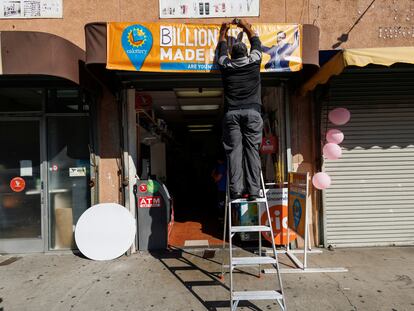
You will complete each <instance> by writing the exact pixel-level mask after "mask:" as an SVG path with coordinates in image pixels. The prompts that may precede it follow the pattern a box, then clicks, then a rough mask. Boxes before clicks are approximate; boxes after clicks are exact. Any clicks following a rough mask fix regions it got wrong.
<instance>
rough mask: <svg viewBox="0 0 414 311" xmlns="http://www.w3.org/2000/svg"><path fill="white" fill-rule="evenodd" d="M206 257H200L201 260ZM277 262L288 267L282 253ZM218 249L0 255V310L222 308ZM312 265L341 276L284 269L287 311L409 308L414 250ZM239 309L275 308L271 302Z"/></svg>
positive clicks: (242, 278) (250, 282)
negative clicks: (113, 255)
mask: <svg viewBox="0 0 414 311" xmlns="http://www.w3.org/2000/svg"><path fill="white" fill-rule="evenodd" d="M203 257H205V258H203ZM280 260H281V262H283V263H286V265H283V266H284V267H288V266H289V262H288V261H287V260H286V258H285V256H281V257H280ZM220 263H221V251H220V250H217V251H215V252H214V251H208V252H204V251H203V250H197V249H193V250H186V251H180V250H175V251H170V252H164V253H161V254H149V253H138V254H134V255H132V256H130V257H125V256H124V257H121V258H119V259H116V260H113V261H108V262H97V261H91V260H88V259H85V258H82V257H79V256H76V255H73V254H36V255H3V256H0V311H12V310H33V311H36V310H42V311H43V310H193V311H196V310H197V311H198V310H228V297H229V292H228V276H227V277H226V278H225V283H222V282H220V281H219V280H218V278H217V276H218V274H219V272H220V270H221V265H220ZM310 263H311V265H310V266H312V267H318V266H319V267H340V266H341V267H347V268H348V269H349V272H345V273H312V274H310V273H308V274H283V275H282V277H283V282H284V288H285V294H286V297H287V304H288V309H289V310H306V311H309V310H311V311H312V310H315V311H316V310H318V311H319V310H381V311H382V310H384V311H412V310H414V247H390V248H370V249H367V248H360V249H358V248H355V249H339V250H334V251H328V250H324V252H323V253H322V254H312V255H310ZM243 270H245V271H246V272H248V273H236V276H235V279H236V281H237V283H238V284H241V287H242V288H241V289H247V288H252V286H253V287H254V286H257V288H261V289H271V288H273V285H274V280H275V277H274V276H273V275H263V276H262V277H261V278H260V279H259V278H257V277H256V276H255V274H256V270H255V269H253V268H251V269H243ZM242 306H243V307H240V308H239V310H279V309H278V306H277V305H276V303H273V302H268V301H264V302H254V304H253V303H245V304H243V305H242Z"/></svg>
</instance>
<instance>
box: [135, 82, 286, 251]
mask: <svg viewBox="0 0 414 311" xmlns="http://www.w3.org/2000/svg"><path fill="white" fill-rule="evenodd" d="M262 94H263V117H264V137H267V138H269V137H270V136H271V137H273V138H272V139H271V143H272V144H276V145H277V146H274V148H273V149H272V151H271V152H267V153H264V154H263V155H262V167H263V173H264V177H265V180H266V181H270V182H278V183H280V182H282V183H283V181H285V169H286V165H285V163H286V161H285V160H284V159H285V150H286V141H285V139H284V137H285V123H284V121H283V118H284V110H283V109H282V108H283V107H284V105H283V95H282V92H281V88H280V87H266V88H263V90H262ZM136 108H137V134H138V135H137V139H138V141H137V146H138V175H139V176H140V178H142V179H147V178H152V179H157V180H159V181H161V182H163V183H164V184H165V185H166V186H167V188H168V190H169V192H170V194H171V197H172V198H173V202H174V225H173V228H172V231H171V234H170V236H169V244H170V245H173V246H178V247H183V246H203V247H208V246H215V245H221V243H222V236H223V220H222V217H221V216H222V215H221V214H222V212H223V211H222V210H220V209H219V208H218V189H217V185H216V183H215V181H214V180H213V178H212V172H213V170H214V168H215V166H216V165H217V160H218V159H220V158H223V156H224V150H223V147H222V143H221V135H222V130H221V119H222V115H223V90H222V89H221V88H198V89H197V88H192V89H189V88H177V89H172V90H162V91H155V90H149V91H137V92H136ZM224 157H225V156H224Z"/></svg>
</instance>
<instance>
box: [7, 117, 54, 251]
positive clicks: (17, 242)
mask: <svg viewBox="0 0 414 311" xmlns="http://www.w3.org/2000/svg"><path fill="white" fill-rule="evenodd" d="M9 121H15V122H24V121H37V122H38V124H39V132H38V135H39V142H40V144H39V156H40V185H41V186H40V230H41V231H40V232H41V238H40V239H39V238H13V239H1V238H0V249H1V250H4V251H5V252H6V253H39V252H45V251H46V250H47V249H48V240H49V234H48V229H47V226H48V223H47V220H48V209H47V206H48V204H47V203H48V202H47V195H46V193H45V189H46V187H45V186H46V178H47V174H46V175H45V172H46V169H47V168H46V164H47V163H46V154H45V151H46V140H45V138H46V137H45V134H46V129H45V123H44V118H42V117H41V116H16V115H13V116H7V115H2V116H0V122H9ZM46 173H47V172H46Z"/></svg>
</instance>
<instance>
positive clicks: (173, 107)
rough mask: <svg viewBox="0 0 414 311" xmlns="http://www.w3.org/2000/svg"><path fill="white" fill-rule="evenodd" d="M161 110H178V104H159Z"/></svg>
mask: <svg viewBox="0 0 414 311" xmlns="http://www.w3.org/2000/svg"><path fill="white" fill-rule="evenodd" d="M161 109H162V110H178V106H172V105H171V106H161Z"/></svg>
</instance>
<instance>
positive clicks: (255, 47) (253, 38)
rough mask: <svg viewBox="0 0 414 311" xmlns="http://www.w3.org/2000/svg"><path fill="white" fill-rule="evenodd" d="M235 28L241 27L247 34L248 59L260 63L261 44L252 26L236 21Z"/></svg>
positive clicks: (241, 20)
mask: <svg viewBox="0 0 414 311" xmlns="http://www.w3.org/2000/svg"><path fill="white" fill-rule="evenodd" d="M236 20H237V26H239V27H241V28H242V29H243V30H244V32H245V33H246V34H247V37H248V38H249V41H250V57H251V58H252V59H253V60H254V61H260V60H261V59H262V43H261V42H260V39H259V36H258V35H257V34H256V32H255V31H254V30H253V28H252V25H251V24H249V23H248V22H246V21H245V20H244V19H236Z"/></svg>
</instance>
